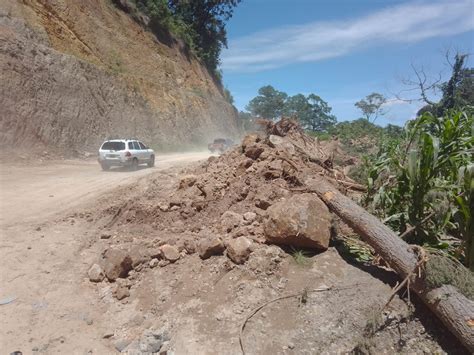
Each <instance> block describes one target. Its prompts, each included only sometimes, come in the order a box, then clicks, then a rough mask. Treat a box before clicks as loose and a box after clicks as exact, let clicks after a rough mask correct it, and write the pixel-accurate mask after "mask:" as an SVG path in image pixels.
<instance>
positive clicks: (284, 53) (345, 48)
mask: <svg viewBox="0 0 474 355" xmlns="http://www.w3.org/2000/svg"><path fill="white" fill-rule="evenodd" d="M473 13H474V2H473V1H472V0H460V1H453V0H443V1H436V2H429V3H427V2H421V3H420V2H416V3H407V4H402V5H398V6H394V7H390V8H386V9H384V10H380V11H377V12H373V13H372V14H369V15H367V16H364V17H361V18H355V19H352V20H348V21H332V22H312V23H307V24H304V25H295V26H286V27H281V28H275V29H271V30H267V31H263V32H257V33H255V34H252V35H249V36H246V37H241V38H238V39H235V40H231V41H230V43H229V49H228V50H226V51H224V53H223V57H222V63H223V64H222V68H223V69H224V70H228V71H263V70H268V69H273V68H278V67H281V66H283V65H286V64H290V63H298V62H314V61H318V60H323V59H328V58H333V57H339V56H342V55H345V54H347V53H350V52H352V51H356V50H359V49H360V48H367V47H370V46H374V45H381V44H384V43H397V42H398V43H409V42H417V41H421V40H424V39H428V38H433V37H441V36H450V35H455V34H459V33H463V32H467V31H470V30H472V29H474V15H473Z"/></svg>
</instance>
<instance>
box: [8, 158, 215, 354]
mask: <svg viewBox="0 0 474 355" xmlns="http://www.w3.org/2000/svg"><path fill="white" fill-rule="evenodd" d="M207 156H208V154H207V153H187V154H172V155H171V154H170V155H163V156H161V157H159V158H158V159H157V161H156V166H155V167H154V168H147V167H143V168H142V169H140V170H138V171H133V172H131V171H126V170H123V169H118V170H116V169H113V170H111V171H107V172H103V171H101V170H100V167H99V166H98V164H97V162H94V161H62V162H57V163H50V164H44V163H37V164H34V165H33V164H28V165H26V164H23V165H20V164H19V163H18V164H13V165H12V164H1V165H0V183H1V185H0V201H1V202H0V205H1V207H0V218H1V219H0V258H1V260H2V265H1V269H0V319H1V320H2V321H1V325H0V349H2V350H1V352H2V353H6V354H9V353H11V352H13V351H22V352H23V354H31V353H38V352H39V353H71V354H73V353H74V354H76V353H80V354H84V348H85V347H86V348H87V346H89V348H87V349H86V350H87V351H89V353H95V354H105V353H109V352H110V350H111V349H110V348H107V347H104V342H103V340H102V337H103V336H104V332H107V329H108V327H109V326H110V325H109V324H107V322H104V323H102V324H100V323H101V322H100V321H99V317H98V315H99V314H101V313H103V312H104V307H103V305H101V304H100V303H98V302H97V299H95V298H94V297H93V295H94V291H93V289H94V285H91V284H90V283H89V282H87V281H84V282H81V280H84V276H85V275H86V274H87V268H88V266H87V265H88V264H90V263H91V262H92V261H93V260H94V258H96V256H94V254H96V253H97V250H95V249H96V248H95V247H92V248H91V247H90V246H91V245H92V244H93V241H95V240H97V233H100V232H98V231H97V230H95V226H94V225H93V224H90V223H85V222H86V221H84V220H81V219H78V220H75V219H64V218H65V216H67V215H68V213H70V212H71V211H77V210H81V208H84V207H85V208H87V206H89V204H93V203H96V202H95V201H96V200H97V199H99V198H100V197H102V196H106V195H107V194H110V193H111V190H114V189H116V188H117V187H119V186H122V187H123V186H127V184H130V185H133V184H134V183H135V182H137V181H140V180H141V179H142V178H148V176H150V177H152V176H153V174H162V177H163V178H166V176H167V175H166V174H163V172H165V173H167V174H169V175H170V176H173V175H174V174H176V173H177V172H178V171H179V170H180V169H181V168H183V167H185V166H187V165H189V164H191V163H192V162H197V161H199V160H202V159H205V158H206V157H207ZM92 323H94V325H93V326H91V325H92ZM86 344H88V345H86ZM87 351H86V352H85V353H87Z"/></svg>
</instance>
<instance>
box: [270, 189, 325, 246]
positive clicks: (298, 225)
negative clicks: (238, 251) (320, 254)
mask: <svg viewBox="0 0 474 355" xmlns="http://www.w3.org/2000/svg"><path fill="white" fill-rule="evenodd" d="M264 228H265V237H266V239H267V241H268V242H270V243H275V244H284V245H292V246H296V247H303V248H316V249H327V248H328V246H329V238H330V236H331V215H330V213H329V210H328V208H327V207H326V205H325V204H324V203H323V202H322V201H321V200H320V199H319V198H318V197H316V196H314V195H312V194H301V195H294V196H292V197H290V198H288V199H284V200H282V201H280V202H277V203H275V204H274V205H272V206H271V207H269V208H268V219H267V220H266V221H265V226H264Z"/></svg>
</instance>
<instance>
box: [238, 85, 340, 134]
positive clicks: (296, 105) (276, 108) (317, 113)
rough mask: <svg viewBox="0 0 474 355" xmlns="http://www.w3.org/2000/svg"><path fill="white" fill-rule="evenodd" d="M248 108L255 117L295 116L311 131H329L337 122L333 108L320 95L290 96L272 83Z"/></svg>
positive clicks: (259, 92)
mask: <svg viewBox="0 0 474 355" xmlns="http://www.w3.org/2000/svg"><path fill="white" fill-rule="evenodd" d="M246 109H247V110H248V111H249V112H250V114H251V115H253V116H254V117H260V118H266V119H271V120H275V119H278V118H280V117H282V116H290V117H295V118H297V119H298V121H299V122H300V124H301V126H302V127H303V128H304V129H306V130H308V131H310V132H327V131H328V130H329V129H330V128H331V127H332V126H334V124H335V123H336V117H335V116H334V115H332V114H331V111H332V108H331V107H330V106H329V105H328V103H327V102H326V101H324V100H323V99H322V98H321V97H319V96H318V95H315V94H309V95H308V96H304V95H303V94H296V95H294V96H288V94H287V93H285V92H282V91H278V90H276V89H275V88H274V87H273V86H271V85H266V86H263V87H261V88H260V89H259V90H258V96H256V97H255V98H253V99H252V100H250V102H249V104H248V105H247V107H246Z"/></svg>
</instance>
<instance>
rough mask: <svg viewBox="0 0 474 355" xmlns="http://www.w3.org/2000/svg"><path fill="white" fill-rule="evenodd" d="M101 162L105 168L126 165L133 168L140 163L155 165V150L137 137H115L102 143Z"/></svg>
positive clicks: (100, 150)
mask: <svg viewBox="0 0 474 355" xmlns="http://www.w3.org/2000/svg"><path fill="white" fill-rule="evenodd" d="M98 160H99V164H100V166H101V167H102V169H103V170H109V169H110V167H111V166H126V167H130V168H131V169H133V170H137V169H138V165H139V164H145V163H146V164H148V166H149V167H150V168H151V167H153V166H154V165H155V152H154V151H153V149H150V148H148V147H147V146H146V145H145V144H143V143H142V142H140V141H137V140H135V139H113V140H108V141H105V142H104V143H102V146H101V147H100V149H99V159H98Z"/></svg>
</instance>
